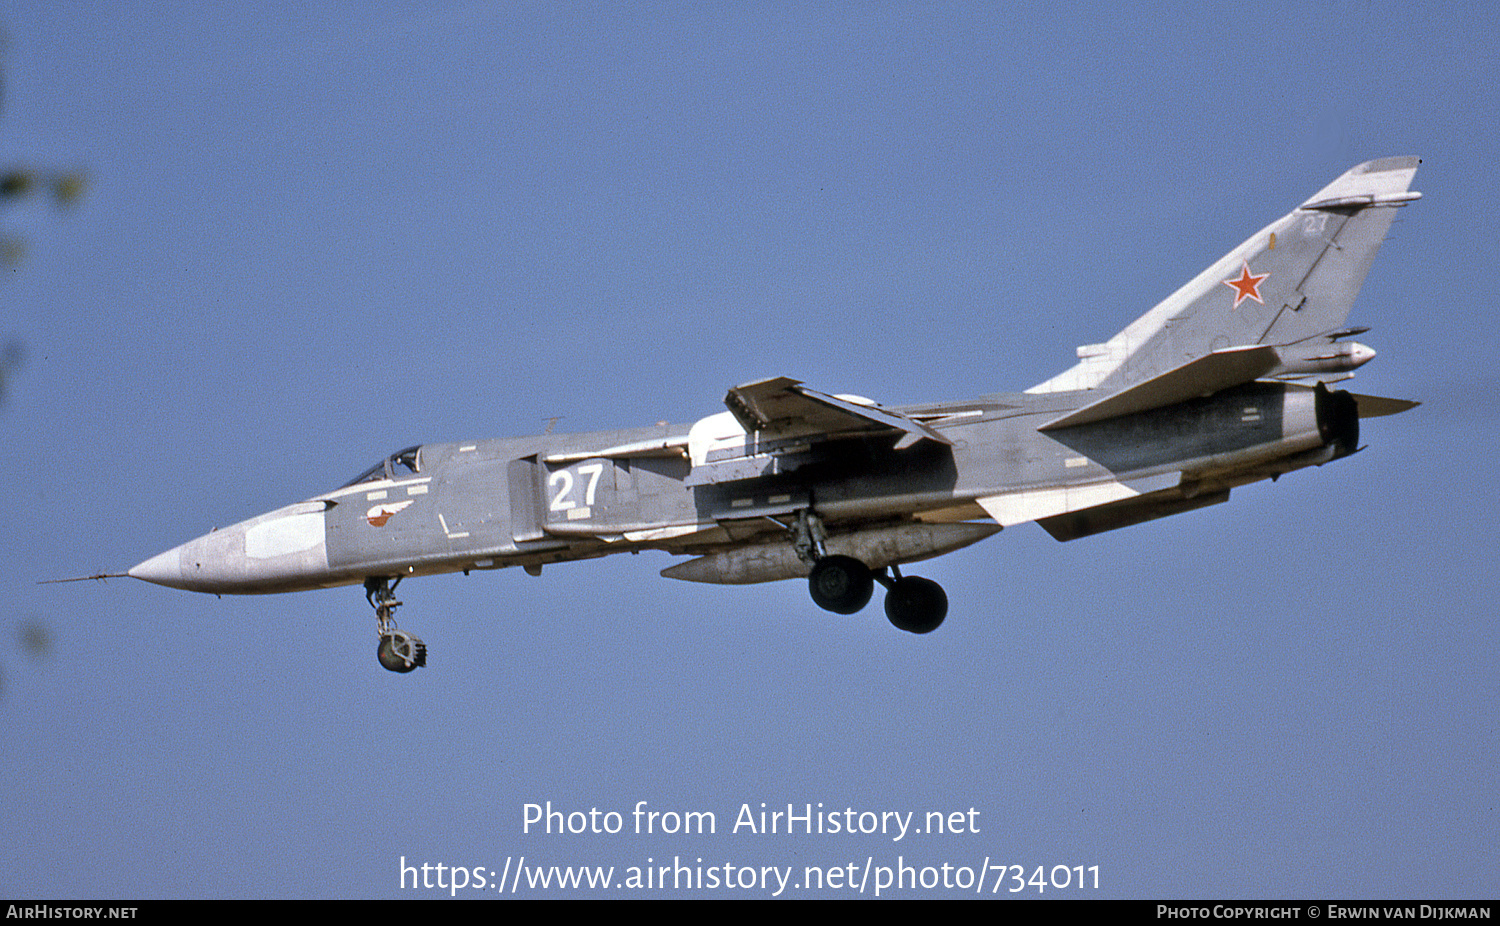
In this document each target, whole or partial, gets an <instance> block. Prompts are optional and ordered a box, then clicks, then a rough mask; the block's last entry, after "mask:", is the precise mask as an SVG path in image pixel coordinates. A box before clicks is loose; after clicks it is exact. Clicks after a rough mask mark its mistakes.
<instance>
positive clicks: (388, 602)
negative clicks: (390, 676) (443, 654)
mask: <svg viewBox="0 0 1500 926" xmlns="http://www.w3.org/2000/svg"><path fill="white" fill-rule="evenodd" d="M400 584H401V578H400V577H399V576H398V577H397V578H396V580H395V581H394V582H393V581H391V580H390V579H387V578H385V577H384V576H381V577H379V578H369V579H366V580H365V600H366V601H368V602H369V603H370V607H372V608H374V609H375V623H376V625H377V632H378V633H379V635H380V643H379V644H378V645H377V646H376V648H375V658H377V659H379V660H380V664H381V666H383V667H385V668H386V669H389V670H390V671H392V672H400V673H402V674H405V673H407V672H410V671H411V670H412V669H415V668H418V667H419V666H425V665H427V644H425V643H423V642H422V641H421V639H419V638H418V637H417V635H416V634H414V633H410V632H408V631H405V630H402V629H400V628H399V627H397V626H396V609H397V608H399V607H401V602H399V601H397V600H396V586H398V585H400Z"/></svg>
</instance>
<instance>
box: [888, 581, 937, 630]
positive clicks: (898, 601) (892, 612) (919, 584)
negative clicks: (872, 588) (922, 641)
mask: <svg viewBox="0 0 1500 926" xmlns="http://www.w3.org/2000/svg"><path fill="white" fill-rule="evenodd" d="M885 616H886V617H888V618H890V620H891V623H892V624H894V625H896V627H897V629H899V630H905V631H906V632H907V633H931V632H932V631H934V630H936V629H938V627H939V626H941V625H942V623H943V618H945V617H947V616H948V593H947V592H944V591H943V587H942V586H941V585H939V584H937V583H936V582H934V581H932V580H931V579H924V578H922V577H921V576H906V577H905V578H897V579H896V580H894V581H893V582H892V583H891V585H890V590H889V591H887V592H886V593H885Z"/></svg>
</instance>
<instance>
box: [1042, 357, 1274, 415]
mask: <svg viewBox="0 0 1500 926" xmlns="http://www.w3.org/2000/svg"><path fill="white" fill-rule="evenodd" d="M1279 363H1280V360H1279V359H1278V357H1277V355H1276V350H1275V348H1272V347H1265V346H1261V347H1231V348H1228V349H1226V350H1218V351H1214V352H1213V353H1211V354H1208V355H1206V356H1203V357H1199V358H1198V359H1197V360H1190V361H1188V362H1187V363H1184V364H1183V365H1182V366H1180V367H1177V368H1175V369H1172V370H1168V371H1167V372H1165V373H1163V374H1161V375H1160V376H1155V377H1152V378H1151V379H1148V380H1146V381H1145V382H1143V383H1137V384H1135V385H1134V386H1131V387H1129V388H1127V389H1122V390H1120V391H1119V392H1116V393H1113V394H1111V395H1108V396H1105V397H1104V398H1102V399H1100V400H1099V401H1097V402H1093V403H1090V404H1088V405H1085V406H1084V407H1083V408H1080V409H1077V410H1076V411H1071V412H1069V413H1067V414H1066V415H1063V416H1062V417H1061V418H1057V419H1054V420H1052V421H1049V422H1047V423H1046V424H1044V425H1042V426H1041V428H1040V429H1039V430H1042V431H1055V430H1057V429H1059V428H1067V427H1072V426H1073V425H1078V424H1090V423H1092V422H1095V421H1103V420H1105V419H1106V418H1118V417H1120V416H1121V415H1133V414H1135V413H1136V412H1144V411H1149V410H1150V409H1153V408H1161V407H1162V406H1164V405H1175V404H1176V403H1178V402H1185V401H1187V400H1188V399H1194V398H1197V397H1198V396H1203V395H1209V394H1211V393H1215V392H1218V391H1219V390H1220V389H1228V388H1230V387H1232V386H1238V385H1240V384H1241V383H1248V382H1250V381H1251V380H1254V379H1258V378H1260V377H1262V376H1264V375H1266V374H1267V373H1269V372H1270V371H1271V370H1273V369H1275V368H1276V366H1277V365H1278V364H1279Z"/></svg>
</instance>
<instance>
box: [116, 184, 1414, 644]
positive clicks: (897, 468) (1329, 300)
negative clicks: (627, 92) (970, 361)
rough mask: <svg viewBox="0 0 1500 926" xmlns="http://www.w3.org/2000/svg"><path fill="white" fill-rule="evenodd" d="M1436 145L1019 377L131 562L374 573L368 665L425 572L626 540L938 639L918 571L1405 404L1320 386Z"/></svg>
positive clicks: (758, 385) (164, 567)
mask: <svg viewBox="0 0 1500 926" xmlns="http://www.w3.org/2000/svg"><path fill="white" fill-rule="evenodd" d="M1419 163H1420V160H1419V159H1418V158H1416V157H1392V158H1383V159H1380V160H1375V161H1369V162H1367V163H1364V164H1360V165H1358V166H1357V167H1354V168H1353V169H1351V170H1349V171H1348V172H1347V173H1345V174H1344V175H1343V176H1341V177H1339V178H1338V179H1336V180H1334V181H1333V182H1332V183H1330V184H1329V185H1328V186H1326V187H1324V188H1323V189H1322V190H1320V191H1318V192H1317V193H1316V194H1315V195H1313V196H1312V198H1310V199H1308V200H1307V201H1306V202H1304V203H1302V204H1301V205H1300V206H1298V207H1297V208H1296V209H1294V210H1292V211H1291V212H1290V213H1288V214H1287V215H1285V216H1283V217H1282V218H1279V219H1277V220H1276V221H1274V222H1272V223H1271V224H1270V225H1268V226H1266V227H1265V228H1264V229H1262V230H1261V231H1259V232H1257V233H1255V234H1254V235H1252V236H1251V237H1250V238H1249V239H1247V240H1246V241H1245V242H1244V243H1243V244H1241V245H1240V246H1239V247H1237V248H1235V249H1234V250H1232V251H1230V252H1229V253H1228V254H1226V255H1224V256H1223V257H1222V258H1220V259H1219V260H1218V261H1217V262H1215V263H1214V264H1213V265H1212V266H1210V267H1209V268H1208V269H1206V270H1204V271H1203V272H1202V273H1200V274H1198V276H1196V277H1194V278H1193V279H1192V280H1191V281H1189V282H1188V283H1187V284H1186V285H1184V286H1183V287H1182V288H1181V289H1179V290H1177V292H1175V293H1173V294H1172V295H1171V296H1169V297H1167V298H1166V299H1165V300H1163V301H1162V302H1161V303H1160V304H1159V305H1157V306H1156V307H1155V308H1153V309H1151V311H1149V312H1147V313H1146V314H1145V315H1142V316H1141V317H1140V318H1139V319H1137V320H1136V321H1135V322H1133V323H1131V324H1130V326H1129V327H1127V328H1125V330H1123V331H1121V332H1120V333H1119V334H1117V335H1115V336H1114V337H1112V338H1110V339H1109V340H1108V341H1105V342H1103V343H1102V344H1089V345H1085V346H1083V347H1080V348H1078V363H1077V364H1076V365H1075V366H1073V367H1072V368H1071V369H1068V370H1066V371H1065V372H1063V373H1060V374H1059V375H1057V376H1054V377H1053V378H1051V379H1049V380H1047V381H1045V382H1042V383H1039V384H1037V385H1035V386H1032V387H1031V388H1030V389H1027V390H1026V391H1024V392H1016V393H992V394H987V395H981V396H978V397H977V398H972V399H963V400H960V401H947V402H934V403H930V404H919V405H907V406H900V407H887V406H883V405H880V404H878V403H876V402H873V401H871V400H869V399H865V398H861V397H858V396H852V395H830V394H827V393H824V392H820V391H817V390H815V389H813V388H811V387H810V386H808V385H806V384H805V383H803V382H801V381H799V380H796V379H791V378H788V377H784V376H782V377H774V378H771V379H763V380H760V381H758V382H752V383H746V384H744V385H740V386H735V387H734V388H732V389H730V390H729V391H728V394H727V395H726V396H725V397H724V404H725V406H727V410H725V411H721V412H718V413H717V414H711V415H708V416H707V417H705V418H702V419H700V420H698V421H696V422H694V423H691V424H686V425H665V424H663V425H657V426H654V427H642V428H633V429H628V430H620V431H605V432H598V433H589V434H552V433H547V434H542V435H538V436H532V437H518V438H504V439H496V440H474V441H466V442H464V441H461V442H457V443H447V444H424V445H422V446H417V447H407V448H405V449H402V450H398V451H396V452H395V453H392V454H391V455H390V456H388V457H386V458H385V459H383V460H381V461H380V462H378V463H376V464H375V465H374V466H371V467H370V468H369V469H367V470H365V471H364V472H363V473H361V474H359V475H358V476H356V477H355V478H353V479H351V480H349V481H348V482H347V483H345V484H344V485H342V486H340V487H338V488H336V489H333V490H331V491H328V492H323V493H321V494H318V495H315V496H313V497H312V498H310V499H308V500H307V501H303V502H297V503H296V504H293V505H289V506H287V507H284V508H278V509H276V510H275V511H271V512H269V513H267V514H263V515H260V516H258V517H254V518H251V519H249V520H247V521H243V522H241V523H239V524H235V525H233V526H231V527H226V528H223V529H220V530H216V531H214V532H212V533H210V534H208V535H206V536H204V537H199V538H198V539H196V540H190V541H188V542H187V543H184V544H182V545H181V546H179V547H175V548H173V549H171V550H168V551H166V552H165V553H161V554H159V555H157V556H153V557H151V558H150V559H147V560H146V561H145V562H143V563H141V564H140V565H138V566H136V567H135V568H133V569H131V570H129V572H128V575H130V576H133V577H135V578H137V579H143V580H145V581H147V582H154V583H156V584H158V585H166V586H170V587H172V588H180V589H188V590H191V591H197V592H211V593H214V594H264V593H273V592H295V591H303V590H307V589H315V588H330V587H334V586H343V585H363V586H364V589H365V596H366V599H367V600H368V602H369V604H370V606H371V607H372V608H374V610H375V614H376V624H377V633H378V638H379V642H378V646H377V656H378V658H379V661H380V664H381V665H382V666H384V667H385V668H387V669H390V670H391V671H394V672H410V671H411V670H413V669H415V668H417V667H418V666H422V665H424V664H425V662H426V656H427V650H426V646H425V645H424V644H423V643H422V641H421V640H419V639H418V638H417V637H416V636H415V635H414V634H412V633H410V632H408V631H404V630H401V629H400V628H398V627H397V626H396V621H395V612H396V609H397V608H398V607H399V606H400V605H401V602H400V601H397V600H396V596H395V590H396V586H397V585H398V584H399V583H400V582H401V581H402V580H404V579H406V578H407V577H410V576H425V575H436V574H438V573H449V572H463V573H465V574H467V573H469V572H471V571H474V570H491V569H502V568H505V567H510V566H519V567H521V568H523V569H525V570H526V571H527V572H529V573H531V574H533V575H536V574H539V573H540V572H541V570H542V567H543V566H546V565H549V564H552V563H560V562H567V561H571V560H581V559H590V558H593V557H598V556H606V555H608V554H611V553H625V552H637V551H641V550H663V551H666V552H667V553H670V554H677V555H682V556H688V557H691V558H690V559H687V560H685V561H682V562H678V563H676V564H675V565H672V566H669V567H668V568H666V569H664V570H662V575H664V576H667V577H668V578H673V579H684V580H687V581H690V582H710V583H719V584H731V585H732V584H742V583H753V582H770V581H775V580H780V579H796V578H803V579H806V580H807V583H808V587H809V591H810V592H811V595H812V599H813V601H814V602H815V603H816V604H817V605H818V607H820V608H824V609H826V610H829V611H834V612H838V613H842V614H851V613H854V612H856V611H859V610H860V609H862V608H863V607H864V606H865V605H866V604H867V603H868V602H869V601H870V598H871V596H872V594H873V590H874V586H875V585H876V584H877V583H878V584H879V585H882V586H884V587H885V589H886V595H885V612H886V615H887V616H888V617H889V619H890V621H891V623H892V624H894V625H895V626H896V627H898V628H900V629H901V630H906V631H909V632H912V633H928V632H930V631H932V630H934V629H936V628H937V627H938V625H939V624H941V623H942V622H943V619H944V617H945V616H946V614H947V611H948V599H947V595H946V594H945V593H944V591H943V589H942V587H941V586H939V585H938V584H937V583H936V582H933V581H932V580H930V579H924V578H920V577H918V576H913V575H906V574H903V572H902V570H903V567H905V566H906V565H907V564H909V563H914V562H918V561H921V560H925V559H929V558H931V557H935V556H939V555H941V554H944V553H948V552H951V551H953V550H957V549H960V548H962V547H966V546H969V545H970V544H973V543H976V542H978V541H980V540H983V539H985V538H987V537H989V536H990V535H992V534H994V533H996V532H998V531H1000V530H1001V529H1003V528H1006V527H1012V526H1014V525H1017V524H1022V523H1024V522H1027V521H1035V522H1037V523H1038V524H1040V525H1041V526H1042V528H1043V529H1045V530H1046V531H1047V532H1048V533H1049V534H1051V535H1052V536H1053V537H1055V538H1057V539H1058V540H1073V539H1075V538H1078V537H1085V536H1088V535H1091V534H1096V533H1099V532H1101V531H1109V530H1114V529H1116V528H1120V527H1125V526H1128V525H1132V524H1138V523H1140V522H1143V521H1148V520H1152V519H1154V518H1160V517H1165V516H1167V515H1173V514H1180V513H1182V512H1186V511H1192V510H1194V509H1198V508H1203V507H1205V506H1208V505H1215V504H1218V503H1220V502H1224V501H1227V500H1228V498H1229V493H1230V492H1231V490H1233V489H1234V488H1235V487H1237V486H1242V485H1246V484H1248V483H1252V482H1256V481H1258V480H1262V479H1275V478H1277V477H1279V476H1281V475H1282V474H1283V473H1287V472H1291V471H1292V470H1296V469H1301V468H1303V467H1308V466H1322V465H1323V464H1325V463H1328V462H1330V461H1332V460H1337V459H1339V458H1341V457H1346V456H1349V455H1350V454H1352V453H1354V452H1355V451H1356V450H1358V449H1360V445H1359V427H1360V419H1362V418H1369V417H1374V416H1379V415H1388V414H1393V413H1395V412H1399V411H1404V410H1406V409H1408V408H1411V407H1412V406H1414V405H1415V404H1417V403H1415V402H1408V401H1404V400H1399V399H1382V398H1375V397H1371V396H1363V395H1355V394H1352V393H1349V392H1344V391H1335V390H1331V389H1329V388H1328V384H1329V383H1332V382H1336V381H1339V380H1343V379H1347V378H1348V377H1350V376H1351V375H1353V371H1354V370H1355V368H1357V367H1359V366H1361V365H1362V364H1364V363H1366V362H1368V361H1369V360H1370V359H1371V358H1372V357H1374V356H1375V352H1374V351H1373V350H1371V349H1370V348H1368V347H1366V346H1364V345H1362V344H1359V343H1357V342H1354V341H1352V340H1348V339H1349V338H1351V337H1353V336H1355V335H1358V334H1361V333H1363V332H1364V331H1366V330H1368V329H1366V328H1348V327H1345V326H1344V324H1345V319H1346V318H1347V317H1348V315H1349V310H1350V307H1351V305H1352V303H1353V301H1354V297H1355V295H1356V294H1357V293H1358V291H1359V289H1360V286H1361V285H1362V284H1363V282H1364V279H1365V275H1366V273H1367V272H1368V271H1369V269H1370V264H1371V262H1372V261H1373V260H1374V257H1375V253H1376V251H1377V250H1378V249H1379V247H1380V245H1381V242H1382V241H1384V239H1385V237H1386V233H1387V231H1388V230H1389V228H1390V226H1391V222H1392V219H1393V218H1394V216H1395V214H1396V210H1397V208H1399V207H1401V206H1404V205H1406V204H1407V203H1410V202H1412V201H1414V200H1416V199H1418V198H1420V195H1421V194H1419V193H1416V192H1410V191H1409V189H1408V188H1409V187H1410V185H1411V181H1412V178H1413V176H1414V175H1415V173H1416V169H1417V165H1418V164H1419Z"/></svg>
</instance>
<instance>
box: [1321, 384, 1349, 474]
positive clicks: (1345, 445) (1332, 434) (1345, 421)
mask: <svg viewBox="0 0 1500 926" xmlns="http://www.w3.org/2000/svg"><path fill="white" fill-rule="evenodd" d="M1316 393H1317V395H1316V401H1315V405H1316V409H1317V416H1318V435H1319V436H1320V437H1322V438H1323V441H1324V442H1325V443H1327V444H1331V445H1332V446H1333V458H1334V459H1335V460H1337V459H1338V458H1339V457H1347V456H1348V455H1349V454H1351V453H1353V452H1354V451H1356V450H1358V449H1359V402H1358V401H1356V400H1355V398H1354V396H1352V395H1350V394H1349V393H1347V392H1334V391H1331V390H1330V389H1329V388H1328V387H1327V386H1325V385H1323V384H1322V383H1319V384H1318V388H1317V390H1316Z"/></svg>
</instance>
